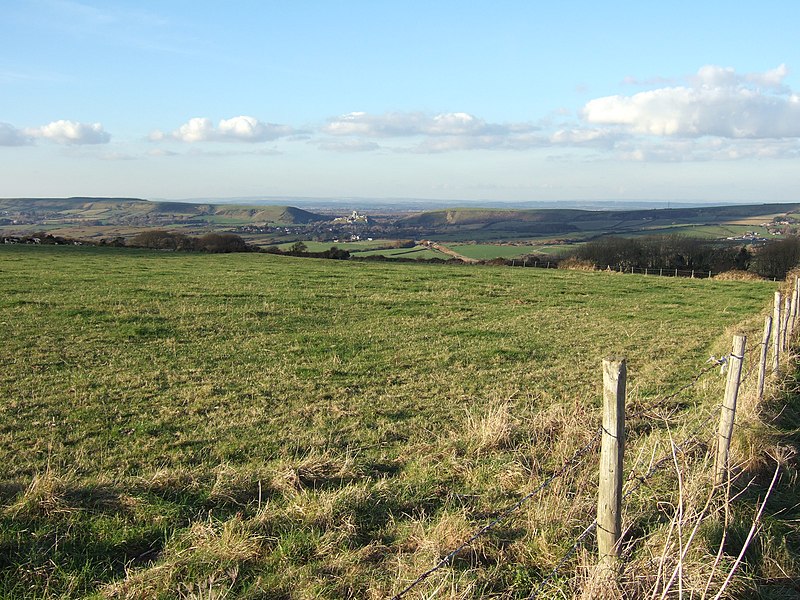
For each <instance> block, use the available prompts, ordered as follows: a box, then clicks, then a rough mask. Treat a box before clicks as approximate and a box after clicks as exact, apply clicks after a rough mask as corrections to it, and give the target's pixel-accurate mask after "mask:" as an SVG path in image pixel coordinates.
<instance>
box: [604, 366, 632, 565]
mask: <svg viewBox="0 0 800 600" xmlns="http://www.w3.org/2000/svg"><path fill="white" fill-rule="evenodd" d="M626 381H627V366H626V361H625V359H624V358H606V359H604V360H603V434H602V440H601V444H600V487H599V490H598V493H597V550H598V554H599V559H600V564H601V565H604V566H606V567H613V566H614V564H615V563H616V560H617V557H618V556H619V548H618V546H617V544H618V542H619V538H620V536H621V535H622V458H623V453H624V447H625V388H626Z"/></svg>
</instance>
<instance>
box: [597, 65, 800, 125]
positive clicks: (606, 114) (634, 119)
mask: <svg viewBox="0 0 800 600" xmlns="http://www.w3.org/2000/svg"><path fill="white" fill-rule="evenodd" d="M787 74H788V69H787V68H786V66H785V65H781V66H780V67H778V68H776V69H772V70H769V71H766V72H764V73H748V74H738V73H736V72H735V71H734V70H733V69H731V68H723V67H718V66H713V65H711V66H706V67H703V68H701V69H700V70H699V71H698V72H697V74H696V75H695V76H694V77H692V78H690V80H689V82H688V85H683V86H668V87H660V88H657V89H654V90H649V91H644V92H640V93H638V94H634V95H632V96H622V95H617V96H606V97H603V98H597V99H594V100H591V101H590V102H588V103H587V104H586V105H585V106H584V107H583V110H582V117H583V119H584V120H585V121H586V122H587V123H590V124H594V125H610V126H621V127H623V128H626V129H628V130H629V131H631V132H633V133H637V134H646V135H654V136H669V137H684V138H700V137H704V136H715V137H722V138H731V139H780V138H796V137H800V96H798V95H797V94H795V93H792V92H791V90H790V89H789V88H788V87H787V86H786V85H785V84H784V79H785V77H786V76H787Z"/></svg>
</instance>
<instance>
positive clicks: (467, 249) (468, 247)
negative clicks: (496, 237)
mask: <svg viewBox="0 0 800 600" xmlns="http://www.w3.org/2000/svg"><path fill="white" fill-rule="evenodd" d="M447 247H448V248H450V249H451V250H453V251H455V252H458V253H459V254H463V255H464V256H466V257H468V258H477V259H478V260H491V259H493V258H516V257H517V256H522V255H523V254H529V253H531V252H532V251H533V248H531V247H530V246H501V245H499V244H448V245H447Z"/></svg>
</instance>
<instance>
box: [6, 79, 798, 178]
mask: <svg viewBox="0 0 800 600" xmlns="http://www.w3.org/2000/svg"><path fill="white" fill-rule="evenodd" d="M788 74H789V69H788V67H787V66H786V65H780V66H778V67H776V68H774V69H769V70H767V71H764V72H756V73H738V72H736V70H735V69H733V68H730V67H721V66H716V65H707V66H704V67H702V68H700V69H699V70H698V71H697V72H696V73H695V74H692V75H689V76H686V77H683V78H682V79H680V80H677V79H672V78H667V77H662V76H657V77H653V78H650V79H647V80H640V79H638V78H634V77H626V78H625V80H624V84H625V85H636V86H644V87H648V88H650V89H645V90H643V91H640V92H637V93H633V94H617V95H610V96H603V97H597V98H594V99H592V100H590V101H588V102H586V103H585V104H584V105H583V106H582V107H580V108H579V109H578V110H577V111H575V112H573V113H571V114H570V113H566V114H564V113H561V114H559V116H558V117H550V118H549V119H541V120H540V121H537V122H534V121H524V122H523V121H520V122H504V123H499V122H490V121H488V120H486V119H483V118H481V117H480V116H477V115H474V114H471V113H468V112H443V113H436V114H429V113H425V112H421V111H387V112H384V113H368V112H363V111H355V112H350V113H346V114H342V115H340V116H337V117H331V118H328V119H327V120H326V121H325V122H323V123H321V124H318V125H315V126H312V127H306V128H302V129H301V128H299V127H296V126H293V125H289V124H277V123H271V122H267V121H263V120H261V119H259V118H257V117H254V116H248V115H239V116H234V117H230V118H223V119H220V120H219V121H218V122H217V123H216V124H215V123H214V121H212V119H210V118H208V117H192V118H190V119H188V120H187V121H186V122H185V123H183V124H181V125H179V126H177V127H176V128H175V129H173V130H171V131H168V132H165V131H161V130H154V131H152V133H150V134H149V136H148V139H149V140H150V141H151V142H153V143H155V144H157V145H158V146H157V150H156V151H152V150H151V151H149V152H147V155H148V156H151V157H158V156H168V155H173V154H175V152H172V151H170V150H167V149H166V148H164V146H163V145H165V144H169V143H187V144H198V145H200V146H198V147H199V148H202V144H213V143H219V142H226V143H232V144H244V145H246V144H261V143H265V142H275V141H281V142H291V141H296V142H297V141H305V142H307V143H308V144H311V145H314V146H315V147H316V148H317V149H319V150H322V151H326V152H339V153H353V152H359V153H370V152H373V153H374V152H406V153H418V154H435V153H447V152H460V151H461V152H463V151H477V150H516V151H525V150H532V149H544V150H548V149H549V150H562V151H564V150H573V151H580V153H581V156H582V157H583V158H584V159H585V158H587V157H588V158H589V159H594V160H603V159H608V158H611V159H615V160H620V161H647V162H677V161H709V160H739V159H744V158H761V159H764V158H787V157H791V158H794V157H797V156H800V95H798V93H796V92H794V91H793V90H792V89H791V88H790V87H789V86H788V85H787V84H786V78H787V76H788ZM39 140H43V141H49V142H53V143H56V144H61V145H92V144H108V143H109V142H110V140H111V135H110V134H109V133H108V132H107V131H106V130H105V129H104V127H103V125H102V124H100V123H81V122H76V121H69V120H57V121H53V122H51V123H49V124H47V125H43V126H40V127H31V128H20V127H16V126H14V125H13V124H10V123H3V122H0V146H7V147H13V146H29V145H34V144H36V143H37V142H38V141H39ZM248 152H251V151H248ZM252 152H255V153H260V154H278V153H279V152H277V151H270V152H264V151H252ZM201 153H202V152H201ZM208 154H209V155H211V154H214V153H213V152H210V151H209V152H208Z"/></svg>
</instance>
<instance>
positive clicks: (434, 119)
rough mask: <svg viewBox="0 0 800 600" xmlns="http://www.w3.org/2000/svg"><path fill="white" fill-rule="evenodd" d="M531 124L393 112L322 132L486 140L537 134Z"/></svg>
mask: <svg viewBox="0 0 800 600" xmlns="http://www.w3.org/2000/svg"><path fill="white" fill-rule="evenodd" d="M534 129H535V127H534V126H533V125H530V124H528V123H517V124H499V123H487V122H486V121H484V120H483V119H480V118H478V117H476V116H474V115H471V114H469V113H465V112H452V113H441V114H437V115H427V114H425V113H422V112H391V113H384V114H381V115H371V114H369V113H365V112H352V113H348V114H346V115H342V116H340V117H336V118H334V119H331V120H330V121H329V122H328V124H327V125H325V126H324V127H323V128H322V131H323V132H324V133H327V134H329V135H359V136H364V137H377V138H389V137H411V136H420V135H425V136H485V135H506V134H510V133H522V132H527V131H532V130H534Z"/></svg>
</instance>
